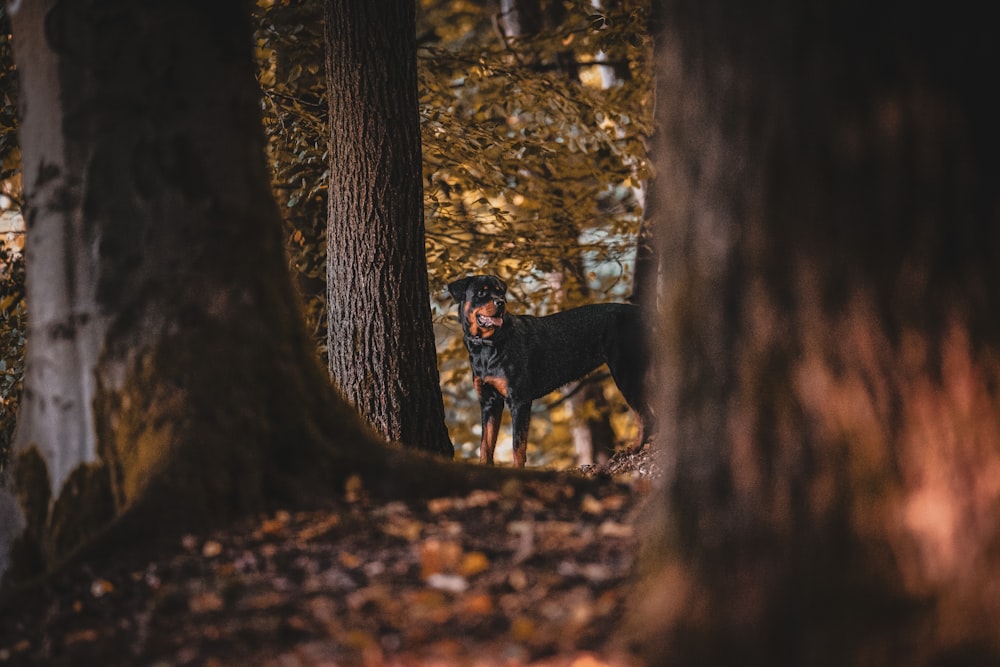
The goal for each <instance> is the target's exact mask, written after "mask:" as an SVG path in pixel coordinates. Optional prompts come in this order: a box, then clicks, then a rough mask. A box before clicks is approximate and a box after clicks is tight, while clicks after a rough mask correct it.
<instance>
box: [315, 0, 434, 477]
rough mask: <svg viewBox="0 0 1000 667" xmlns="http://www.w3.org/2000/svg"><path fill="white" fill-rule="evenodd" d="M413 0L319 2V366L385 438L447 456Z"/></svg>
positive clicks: (340, 0) (336, 0) (335, 0)
mask: <svg viewBox="0 0 1000 667" xmlns="http://www.w3.org/2000/svg"><path fill="white" fill-rule="evenodd" d="M415 31H416V28H415V19H414V3H413V2H412V0H410V1H407V2H398V1H396V0H379V1H371V0H327V2H326V42H327V90H328V95H329V103H330V190H329V227H328V232H327V283H328V308H329V327H328V331H329V334H328V336H329V355H330V373H331V375H332V376H333V378H334V381H335V382H336V383H337V385H339V387H340V389H341V391H342V392H343V393H344V395H345V396H346V397H347V399H348V400H349V401H350V402H351V403H353V404H354V405H355V406H357V408H358V409H359V410H360V411H361V414H362V415H363V416H364V417H365V419H367V420H368V422H369V423H371V424H372V425H373V426H374V427H375V428H376V430H378V431H379V432H380V433H382V434H383V435H384V436H385V437H386V438H387V439H388V440H390V441H393V442H401V443H403V444H405V445H408V446H412V447H415V448H418V449H422V450H426V451H430V452H434V453H438V454H443V455H445V456H448V457H450V456H452V454H453V453H454V449H453V447H452V444H451V440H450V439H449V437H448V431H447V428H446V426H445V422H444V405H443V403H442V399H441V386H440V381H439V377H438V370H437V357H436V353H435V348H434V334H433V329H432V326H431V311H430V303H429V289H428V282H427V265H426V259H425V255H424V253H425V251H424V217H423V189H422V180H421V179H422V175H421V174H422V162H421V154H420V128H419V117H418V106H417V70H416V32H415Z"/></svg>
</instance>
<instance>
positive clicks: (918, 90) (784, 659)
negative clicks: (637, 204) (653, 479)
mask: <svg viewBox="0 0 1000 667" xmlns="http://www.w3.org/2000/svg"><path fill="white" fill-rule="evenodd" d="M661 6H662V9H663V13H662V16H661V17H660V19H661V20H662V23H661V24H660V25H661V26H662V31H663V32H662V33H661V34H660V39H659V42H658V56H657V66H658V72H657V74H658V77H659V81H660V83H659V86H660V89H659V92H658V96H657V104H658V114H659V121H660V128H661V129H660V131H659V132H658V135H657V143H656V145H655V156H656V159H657V160H658V163H659V166H658V171H657V180H656V186H655V188H654V192H653V195H654V196H655V198H656V207H657V215H658V217H659V219H660V220H661V221H662V222H661V224H660V226H659V228H658V230H657V233H658V235H659V239H658V240H659V242H660V244H661V245H660V247H661V253H662V255H661V258H662V263H661V266H662V268H663V271H664V272H665V278H664V281H663V284H662V290H663V291H662V296H663V299H664V303H665V305H666V308H665V312H664V316H663V319H662V321H661V326H660V329H659V335H660V336H661V341H660V342H661V351H662V353H663V355H664V364H663V367H662V369H661V372H660V386H661V388H662V390H663V394H662V408H663V417H662V423H664V424H665V425H668V426H665V428H664V429H663V431H664V432H663V434H662V436H663V442H662V443H661V444H662V448H663V450H664V454H665V463H666V468H667V470H668V471H669V473H670V474H669V483H668V484H667V486H666V488H665V490H664V493H663V496H662V510H663V512H662V514H661V516H660V517H659V530H660V531H661V536H660V541H659V548H660V553H659V554H658V555H657V556H656V557H655V558H654V559H653V560H652V561H651V562H653V563H655V565H654V566H651V567H650V570H649V571H650V572H651V574H650V576H649V578H648V579H646V580H645V582H644V583H643V584H642V591H643V600H644V604H641V605H640V606H639V608H638V610H637V613H636V616H635V618H636V619H638V621H637V623H641V624H643V626H641V627H643V628H644V629H643V630H641V631H640V633H641V634H642V635H643V636H644V637H645V639H646V640H647V641H648V642H649V644H648V645H649V647H650V653H649V656H648V657H649V662H650V664H665V662H667V661H669V663H670V664H679V665H686V664H697V665H707V664H768V665H773V664H794V665H818V664H823V665H827V664H828V665H847V664H910V665H915V664H942V665H943V664H949V665H953V664H997V662H998V661H1000V521H998V520H997V518H998V516H1000V513H998V510H1000V316H998V313H1000V281H998V280H997V279H996V267H997V266H1000V188H998V187H997V184H998V183H1000V178H998V177H1000V168H998V165H1000V161H998V160H997V155H998V154H1000V130H998V127H1000V126H998V124H997V118H1000V105H998V103H997V98H996V96H995V95H994V91H993V90H992V86H991V84H990V82H991V81H993V80H994V79H995V71H994V66H995V63H996V62H997V55H998V54H997V49H996V43H997V42H996V39H995V35H994V34H993V32H994V31H993V27H992V23H991V22H990V21H989V20H987V16H986V14H985V11H984V10H982V9H979V8H978V5H974V4H972V3H964V2H960V3H959V4H958V5H957V6H956V5H949V6H948V7H946V8H941V7H937V6H933V7H932V6H930V5H919V4H912V3H884V4H878V5H872V4H870V3H860V2H849V3H846V4H845V3H833V2H827V3H816V2H812V3H801V2H797V1H792V0H788V1H783V0H777V1H756V2H749V3H741V4H739V6H734V5H733V4H732V3H724V2H721V1H718V0H713V1H707V0H672V1H670V2H665V3H662V5H661ZM651 619H655V621H656V622H654V623H650V620H651Z"/></svg>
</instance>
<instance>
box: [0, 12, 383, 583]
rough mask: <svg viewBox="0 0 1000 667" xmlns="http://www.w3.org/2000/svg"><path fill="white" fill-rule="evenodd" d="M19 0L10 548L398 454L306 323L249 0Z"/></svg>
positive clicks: (63, 549)
mask: <svg viewBox="0 0 1000 667" xmlns="http://www.w3.org/2000/svg"><path fill="white" fill-rule="evenodd" d="M11 8H12V10H11V16H12V19H13V25H14V32H15V48H16V59H17V67H18V72H19V74H20V77H21V84H22V87H21V95H22V97H21V100H22V110H23V115H24V120H23V124H22V126H21V136H20V138H21V146H22V150H23V155H24V163H23V164H24V177H25V190H26V193H27V226H28V260H27V265H28V273H29V275H28V293H27V299H28V305H29V308H30V310H31V312H32V313H33V314H32V318H31V328H30V330H29V346H28V360H27V365H28V368H29V371H28V376H27V378H26V382H25V395H24V399H23V408H22V412H21V415H20V418H19V422H18V424H19V430H18V435H17V442H16V446H15V461H14V466H13V467H14V480H13V484H12V485H10V484H8V486H7V488H6V489H4V490H2V491H0V526H6V527H7V529H8V530H7V532H6V533H5V534H3V535H0V542H2V543H0V553H2V554H4V555H6V554H7V553H8V552H11V553H12V554H13V556H14V560H15V561H16V562H15V565H17V566H18V573H19V574H20V575H22V576H24V575H27V574H30V573H31V572H37V571H40V570H42V569H44V568H46V567H48V566H51V565H52V564H53V563H55V562H58V561H59V559H60V558H62V557H63V556H64V555H66V554H67V553H69V552H70V551H71V550H72V549H73V548H74V547H76V546H77V545H78V544H80V543H81V542H82V541H84V540H85V539H86V538H87V537H88V536H89V535H91V534H93V533H95V532H97V531H99V530H102V529H103V528H105V527H106V526H107V525H108V523H109V522H110V521H112V520H113V519H114V518H115V517H121V516H123V515H126V514H130V515H132V516H142V517H143V519H141V520H137V521H136V522H135V523H134V526H136V527H137V531H138V532H141V533H143V534H144V535H145V536H146V537H147V538H149V537H150V536H152V535H155V534H156V533H157V532H161V533H163V534H169V533H170V532H171V528H172V527H177V526H184V527H185V528H186V529H190V528H196V527H199V526H204V525H206V524H212V523H217V522H219V521H222V520H225V519H227V518H229V517H232V516H235V515H237V514H240V513H243V512H247V511H254V510H257V509H262V508H265V507H268V506H271V505H273V504H279V503H297V502H301V503H315V502H316V499H317V498H321V497H324V496H328V495H329V494H331V493H333V492H336V490H337V480H338V479H340V478H342V477H343V475H345V474H347V472H349V469H348V466H346V465H345V464H344V461H345V460H350V459H351V458H352V457H355V456H356V457H357V458H359V459H360V458H361V457H362V455H363V454H362V453H368V452H370V453H371V454H370V455H371V456H375V455H376V453H378V452H381V451H382V450H381V449H379V448H378V445H377V444H376V443H375V438H374V437H373V436H372V435H370V434H369V433H368V431H367V430H365V429H364V428H363V427H362V426H361V425H360V423H359V422H358V420H356V418H354V417H353V415H352V412H351V410H350V408H349V407H348V406H347V405H346V404H344V403H343V402H342V401H340V400H339V399H338V398H337V397H336V395H335V394H334V392H333V390H332V388H331V387H330V386H329V383H328V381H327V380H326V378H325V373H324V372H323V369H322V368H321V367H320V366H319V364H318V363H317V362H316V361H315V355H314V353H313V351H312V349H311V346H310V344H309V341H308V339H307V337H306V335H305V333H304V331H303V330H302V324H301V318H300V313H299V310H298V307H297V306H298V303H297V299H296V297H295V294H294V291H293V289H292V286H291V282H290V279H289V276H288V273H287V270H286V267H285V263H284V261H283V252H282V248H283V244H282V230H281V222H280V217H279V215H278V211H277V209H276V206H275V204H274V202H273V200H272V199H271V197H270V192H269V186H268V175H267V173H266V170H265V166H264V159H263V132H262V129H261V124H260V118H259V110H258V90H257V87H256V83H255V81H254V79H253V75H252V70H251V67H250V62H251V61H250V43H249V39H248V37H249V30H248V26H247V24H246V20H245V18H246V17H245V15H244V11H243V10H244V7H243V5H242V3H240V2H237V1H235V0H232V1H223V0H218V1H215V2H211V3H205V2H202V1H201V0H173V1H171V2H149V1H143V2H136V1H134V0H128V1H125V0H122V1H117V2H105V3H102V4H101V5H100V7H99V8H96V7H93V6H91V5H89V4H88V5H81V4H79V3H75V2H68V1H67V2H58V1H55V0H49V1H42V0H37V1H32V2H20V3H14V4H13V5H11ZM335 444H340V445H343V451H347V452H348V454H346V455H345V457H344V458H339V455H337V456H335V455H334V453H335V451H336V450H335V447H334V445H335ZM350 447H357V450H356V451H357V452H358V453H357V454H355V453H352V452H353V451H354V450H350V449H349V448H350ZM15 497H16V498H15ZM136 540H137V541H141V540H140V538H139V537H136Z"/></svg>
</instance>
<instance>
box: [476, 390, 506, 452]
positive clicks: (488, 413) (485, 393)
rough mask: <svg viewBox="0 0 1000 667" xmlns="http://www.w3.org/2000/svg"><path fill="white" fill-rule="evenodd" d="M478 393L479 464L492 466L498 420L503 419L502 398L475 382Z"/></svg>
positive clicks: (498, 430)
mask: <svg viewBox="0 0 1000 667" xmlns="http://www.w3.org/2000/svg"><path fill="white" fill-rule="evenodd" d="M476 390H477V391H478V393H479V408H480V410H481V411H482V413H483V435H482V440H480V442H479V462H480V463H484V464H487V465H493V450H494V449H495V448H496V446H497V436H498V435H500V418H501V417H503V397H502V396H500V393H499V392H498V391H497V390H496V389H494V388H493V387H490V386H489V385H483V384H482V383H480V382H476Z"/></svg>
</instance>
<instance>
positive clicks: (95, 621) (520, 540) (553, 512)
mask: <svg viewBox="0 0 1000 667" xmlns="http://www.w3.org/2000/svg"><path fill="white" fill-rule="evenodd" d="M576 474H584V475H587V476H590V477H593V478H594V479H595V480H597V481H598V483H597V484H595V486H594V487H593V491H592V492H588V493H581V492H578V491H575V490H574V489H573V488H572V486H570V485H569V484H560V483H558V482H557V483H541V482H538V483H536V482H511V483H510V484H508V485H507V486H505V487H503V488H502V489H501V490H500V491H475V492H472V493H471V494H469V495H467V496H463V497H445V498H437V499H432V500H421V501H413V502H408V503H403V502H388V503H382V502H374V501H372V500H370V499H369V498H367V497H366V494H365V491H364V489H363V488H360V487H359V486H358V485H357V484H355V485H353V486H352V485H351V484H349V485H348V487H349V488H348V489H347V490H346V501H345V503H344V505H343V506H342V508H340V509H338V510H337V511H328V512H310V513H295V514H292V513H286V512H278V513H276V514H274V515H271V516H261V517H258V518H257V519H256V520H254V521H249V522H245V523H243V524H240V525H237V526H233V527H231V528H229V529H227V530H226V531H224V532H218V533H214V534H211V535H209V536H207V537H195V536H191V535H189V536H186V537H184V538H183V539H182V540H180V542H179V543H178V544H177V545H176V548H175V549H174V550H172V551H171V552H169V553H166V552H164V553H162V554H160V555H159V556H158V557H157V558H156V559H154V560H136V559H134V558H133V559H122V560H120V561H117V562H115V563H114V564H113V565H111V566H108V567H106V568H103V569H99V570H97V569H92V568H89V567H76V568H71V569H69V570H67V571H64V572H62V573H61V574H60V575H59V576H58V577H56V578H54V579H53V580H51V581H49V582H48V583H47V584H46V585H45V586H44V587H42V588H39V589H36V590H33V591H32V592H31V594H30V595H28V596H24V595H22V596H20V597H17V598H14V599H13V600H7V602H6V604H4V606H3V607H0V666H4V665H73V666H83V665H149V666H155V667H161V666H162V667H166V666H168V665H209V666H214V665H267V666H272V665H273V666H276V667H278V666H280V667H298V666H306V665H326V666H333V665H365V666H379V665H392V666H400V667H404V666H410V665H422V666H427V665H440V666H442V667H444V666H451V665H472V666H484V667H486V666H496V665H505V666H510V667H515V666H521V665H536V666H546V667H562V666H566V667H569V666H572V667H600V666H602V665H603V666H614V667H626V666H631V665H636V664H637V661H636V659H635V657H634V656H633V655H632V654H631V653H630V652H629V649H628V646H627V645H626V644H625V643H624V642H622V641H620V640H619V639H618V638H617V632H616V631H617V628H618V625H619V621H620V619H621V617H622V614H623V611H624V609H625V606H626V601H627V596H628V594H629V589H628V582H629V580H628V576H629V573H630V570H631V567H632V565H633V563H634V560H635V557H636V531H635V528H634V525H633V524H634V521H635V519H636V517H637V515H638V514H639V513H640V512H641V505H642V503H643V500H644V499H645V498H646V497H647V495H648V490H649V489H650V487H651V484H652V482H651V478H655V476H656V469H655V465H654V463H653V462H652V461H651V459H650V457H649V454H648V451H642V452H637V453H628V454H625V453H622V454H619V455H618V456H616V457H615V458H613V459H612V461H611V462H610V463H609V464H608V465H607V466H604V467H603V468H600V469H598V468H589V469H586V470H582V471H580V472H579V473H576Z"/></svg>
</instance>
